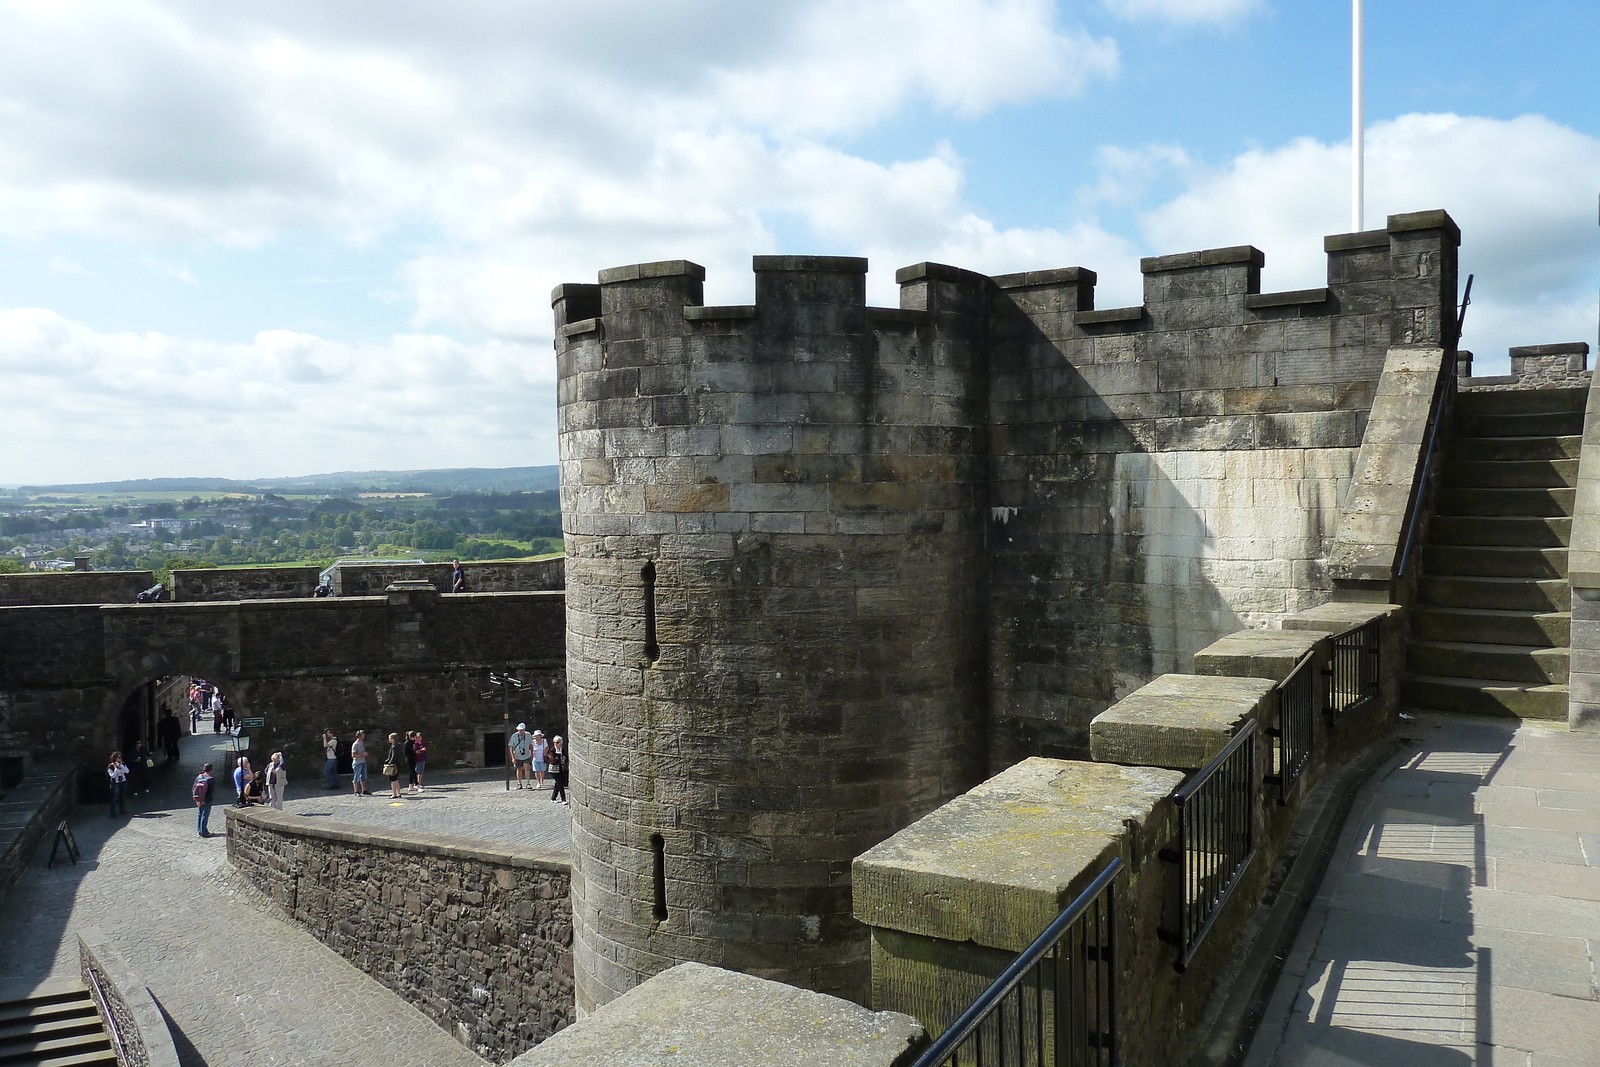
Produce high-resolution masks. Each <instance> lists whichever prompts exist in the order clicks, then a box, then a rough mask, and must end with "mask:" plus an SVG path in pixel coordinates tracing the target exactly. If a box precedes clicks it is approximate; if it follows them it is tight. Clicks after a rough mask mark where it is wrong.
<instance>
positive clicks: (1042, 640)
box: [989, 212, 1459, 769]
mask: <svg viewBox="0 0 1600 1067" xmlns="http://www.w3.org/2000/svg"><path fill="white" fill-rule="evenodd" d="M1458 242H1459V231H1457V230H1456V228H1455V224H1454V223H1453V222H1451V221H1450V219H1449V217H1448V216H1447V215H1445V214H1444V213H1443V212H1419V213H1416V214H1413V215H1397V216H1392V217H1391V218H1390V219H1389V225H1388V228H1387V229H1385V230H1375V231H1370V232H1368V233H1360V234H1344V235H1339V236H1336V237H1330V238H1328V239H1327V241H1326V243H1325V247H1326V250H1327V253H1328V284H1327V285H1326V286H1325V287H1322V288H1319V289H1312V290H1304V291H1297V292H1290V293H1262V292H1261V291H1260V288H1261V267H1262V265H1263V262H1264V258H1263V257H1262V255H1261V253H1260V252H1259V251H1257V250H1256V249H1254V248H1250V247H1248V246H1244V247H1239V248H1224V249H1212V250H1209V251H1206V252H1198V253H1185V254H1182V255H1176V256H1161V257H1153V258H1150V259H1146V260H1144V261H1143V262H1142V269H1143V271H1144V279H1145V299H1144V303H1143V304H1142V305H1140V306H1139V307H1135V308H1117V309H1110V310H1095V309H1094V282H1095V280H1096V279H1095V275H1094V273H1093V272H1092V271H1086V270H1082V269H1080V268H1069V269H1066V270H1059V271H1040V272H1033V273H1029V274H1018V275H1009V276H1005V277H1001V278H996V279H995V286H996V293H995V297H994V300H993V303H992V310H991V312H990V325H989V345H990V360H991V363H990V377H991V385H990V404H989V407H990V417H991V427H992V428H991V435H990V441H991V446H990V452H991V459H990V469H991V479H990V486H989V493H990V505H991V509H992V511H991V516H992V519H991V524H990V536H989V548H990V565H989V582H990V614H989V641H990V652H989V661H990V683H989V694H990V704H989V713H990V752H989V756H990V765H991V767H992V768H994V769H998V768H1001V767H1005V766H1008V765H1010V764H1011V763H1014V762H1016V760H1018V759H1020V758H1022V757H1024V756H1027V755H1035V754H1042V755H1051V756H1062V757H1078V756H1082V755H1083V754H1084V752H1085V751H1086V737H1087V734H1086V731H1087V728H1088V723H1089V720H1090V719H1091V718H1093V717H1094V715H1095V714H1097V713H1098V712H1100V711H1101V710H1103V709H1104V708H1106V707H1107V706H1109V705H1110V704H1111V703H1112V702H1114V701H1115V700H1117V699H1119V698H1120V697H1122V696H1124V695H1126V694H1127V693H1129V692H1131V691H1132V690H1133V689H1135V688H1137V687H1138V686H1139V685H1141V684H1143V683H1144V682H1146V681H1148V680H1149V679H1150V678H1152V677H1155V676H1156V675H1158V674H1161V673H1163V672H1168V671H1183V670H1187V669H1188V667H1189V657H1191V656H1192V655H1193V653H1194V652H1195V651H1196V650H1198V649H1199V648H1202V647H1204V646H1205V645H1207V644H1209V643H1210V642H1211V641H1213V640H1215V639H1216V638H1218V637H1220V636H1222V635H1223V634H1225V633H1228V632H1230V631H1232V630H1234V629H1236V628H1238V627H1239V626H1240V625H1273V624H1275V622H1276V620H1278V619H1281V618H1282V617H1283V616H1284V615H1285V614H1287V613H1290V612H1293V611H1296V610H1299V609H1301V608H1304V607H1309V606H1312V605H1314V604H1316V603H1320V602H1321V601H1323V600H1325V599H1327V597H1328V596H1329V595H1330V594H1331V590H1332V581H1331V579H1330V577H1329V576H1328V574H1327V571H1326V567H1325V560H1326V558H1327V556H1328V553H1329V549H1330V547H1331V545H1332V542H1333V538H1334V535H1335V533H1336V531H1337V527H1338V519H1339V508H1340V505H1341V500H1342V497H1343V494H1344V492H1345V490H1346V489H1347V488H1348V485H1349V483H1350V479H1351V477H1352V475H1353V473H1354V464H1355V457H1356V453H1357V449H1358V448H1359V446H1360V445H1361V442H1362V438H1363V434H1364V432H1365V429H1366V418H1367V413H1368V412H1369V411H1370V409H1371V407H1372V403H1373V398H1374V396H1375V393H1376V388H1377V383H1378V379H1379V377H1380V376H1381V373H1382V371H1383V367H1384V360H1385V354H1386V353H1387V352H1388V350H1389V349H1390V347H1392V346H1398V345H1408V346H1421V345H1429V344H1431V345H1436V346H1438V345H1445V346H1448V347H1450V348H1451V349H1452V351H1453V346H1454V341H1455V338H1454V335H1453V330H1454V316H1453V309H1454V302H1455V291H1456V289H1455V285H1456V246H1457V244H1458Z"/></svg>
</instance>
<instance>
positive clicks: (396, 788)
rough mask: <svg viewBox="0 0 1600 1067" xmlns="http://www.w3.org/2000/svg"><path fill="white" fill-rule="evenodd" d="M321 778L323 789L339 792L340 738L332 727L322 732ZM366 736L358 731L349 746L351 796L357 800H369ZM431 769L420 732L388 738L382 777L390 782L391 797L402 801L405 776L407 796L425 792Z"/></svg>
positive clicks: (424, 742) (393, 735)
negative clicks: (426, 778)
mask: <svg viewBox="0 0 1600 1067" xmlns="http://www.w3.org/2000/svg"><path fill="white" fill-rule="evenodd" d="M319 743H320V744H321V745H322V777H323V782H324V788H327V789H338V788H339V735H338V734H336V733H335V732H334V731H333V728H332V727H329V728H328V729H326V730H323V731H322V737H321V738H320V740H319ZM367 756H368V752H367V732H366V731H365V730H357V731H356V736H355V740H353V741H351V742H350V792H351V793H353V794H355V795H356V796H358V797H370V796H371V795H372V790H370V789H368V788H367ZM427 769H428V743H427V742H426V741H424V740H423V739H422V731H421V730H408V731H406V734H405V736H404V737H401V736H400V735H399V734H390V735H389V748H388V751H387V752H386V753H385V755H384V760H383V776H384V777H385V778H387V779H389V795H390V796H391V797H394V798H396V799H398V798H399V797H400V776H401V774H404V775H405V776H406V785H407V787H408V790H407V791H408V792H411V793H420V792H422V791H423V787H422V776H423V774H424V773H426V771H427Z"/></svg>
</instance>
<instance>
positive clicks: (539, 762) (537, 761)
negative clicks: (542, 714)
mask: <svg viewBox="0 0 1600 1067" xmlns="http://www.w3.org/2000/svg"><path fill="white" fill-rule="evenodd" d="M549 750H550V744H549V742H547V741H546V740H545V739H544V731H543V730H535V731H534V732H533V787H534V788H535V789H543V788H544V772H545V771H547V770H549V769H550V767H549V764H547V763H545V759H544V754H545V753H546V752H548V751H549Z"/></svg>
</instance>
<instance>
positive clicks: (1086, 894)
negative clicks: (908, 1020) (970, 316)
mask: <svg viewBox="0 0 1600 1067" xmlns="http://www.w3.org/2000/svg"><path fill="white" fill-rule="evenodd" d="M1121 870H1122V860H1121V859H1120V858H1118V859H1113V860H1112V861H1111V862H1110V863H1108V864H1107V865H1106V868H1105V870H1103V871H1101V872H1100V873H1099V875H1097V876H1096V877H1095V880H1094V881H1093V882H1090V883H1089V886H1088V888H1087V889H1085V890H1084V891H1083V892H1082V893H1080V894H1078V898H1077V899H1076V900H1074V901H1073V902H1072V903H1071V904H1070V905H1068V906H1067V910H1066V911H1063V912H1062V913H1061V914H1060V915H1058V916H1057V917H1056V919H1055V921H1054V922H1052V923H1051V924H1050V925H1049V926H1047V927H1045V930H1044V933H1042V934H1040V935H1039V936H1038V937H1037V938H1036V939H1035V940H1034V942H1033V944H1031V945H1029V946H1028V947H1027V948H1025V949H1023V951H1022V954H1021V955H1019V956H1018V957H1017V958H1016V961H1015V962H1014V963H1012V964H1011V966H1009V967H1007V968H1006V969H1005V972H1004V973H1002V974H1001V975H1000V977H999V978H997V979H995V981H994V984H993V985H991V986H990V987H989V988H988V989H986V990H984V992H983V994H982V995H981V996H980V997H978V999H977V1000H975V1001H973V1003H972V1006H971V1007H969V1008H967V1010H966V1011H964V1012H962V1013H961V1015H960V1016H959V1017H958V1018H957V1019H956V1021H955V1022H953V1023H951V1024H950V1027H949V1029H947V1030H946V1031H945V1032H944V1033H943V1034H941V1035H939V1038H938V1039H937V1040H936V1041H934V1043H933V1044H931V1045H929V1046H928V1049H927V1051H926V1052H924V1053H923V1054H922V1055H921V1056H920V1057H919V1058H918V1059H917V1062H916V1063H915V1064H913V1067H945V1065H950V1067H988V1065H990V1064H994V1065H997V1067H1023V1065H1027V1064H1031V1065H1036V1067H1046V1065H1051V1067H1113V1065H1114V1064H1115V1063H1116V1062H1117V1025H1116V1023H1117V952H1116V942H1117V939H1116V893H1115V884H1114V883H1115V882H1116V878H1117V874H1118V872H1120V871H1121Z"/></svg>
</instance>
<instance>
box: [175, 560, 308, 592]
mask: <svg viewBox="0 0 1600 1067" xmlns="http://www.w3.org/2000/svg"><path fill="white" fill-rule="evenodd" d="M320 573H321V571H320V570H319V569H318V568H316V567H216V568H209V567H208V568H204V569H200V570H175V571H173V572H172V598H173V599H174V600H263V599H276V598H283V597H308V596H310V595H311V594H312V593H314V592H315V591H316V588H317V576H318V575H319V574H320Z"/></svg>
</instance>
